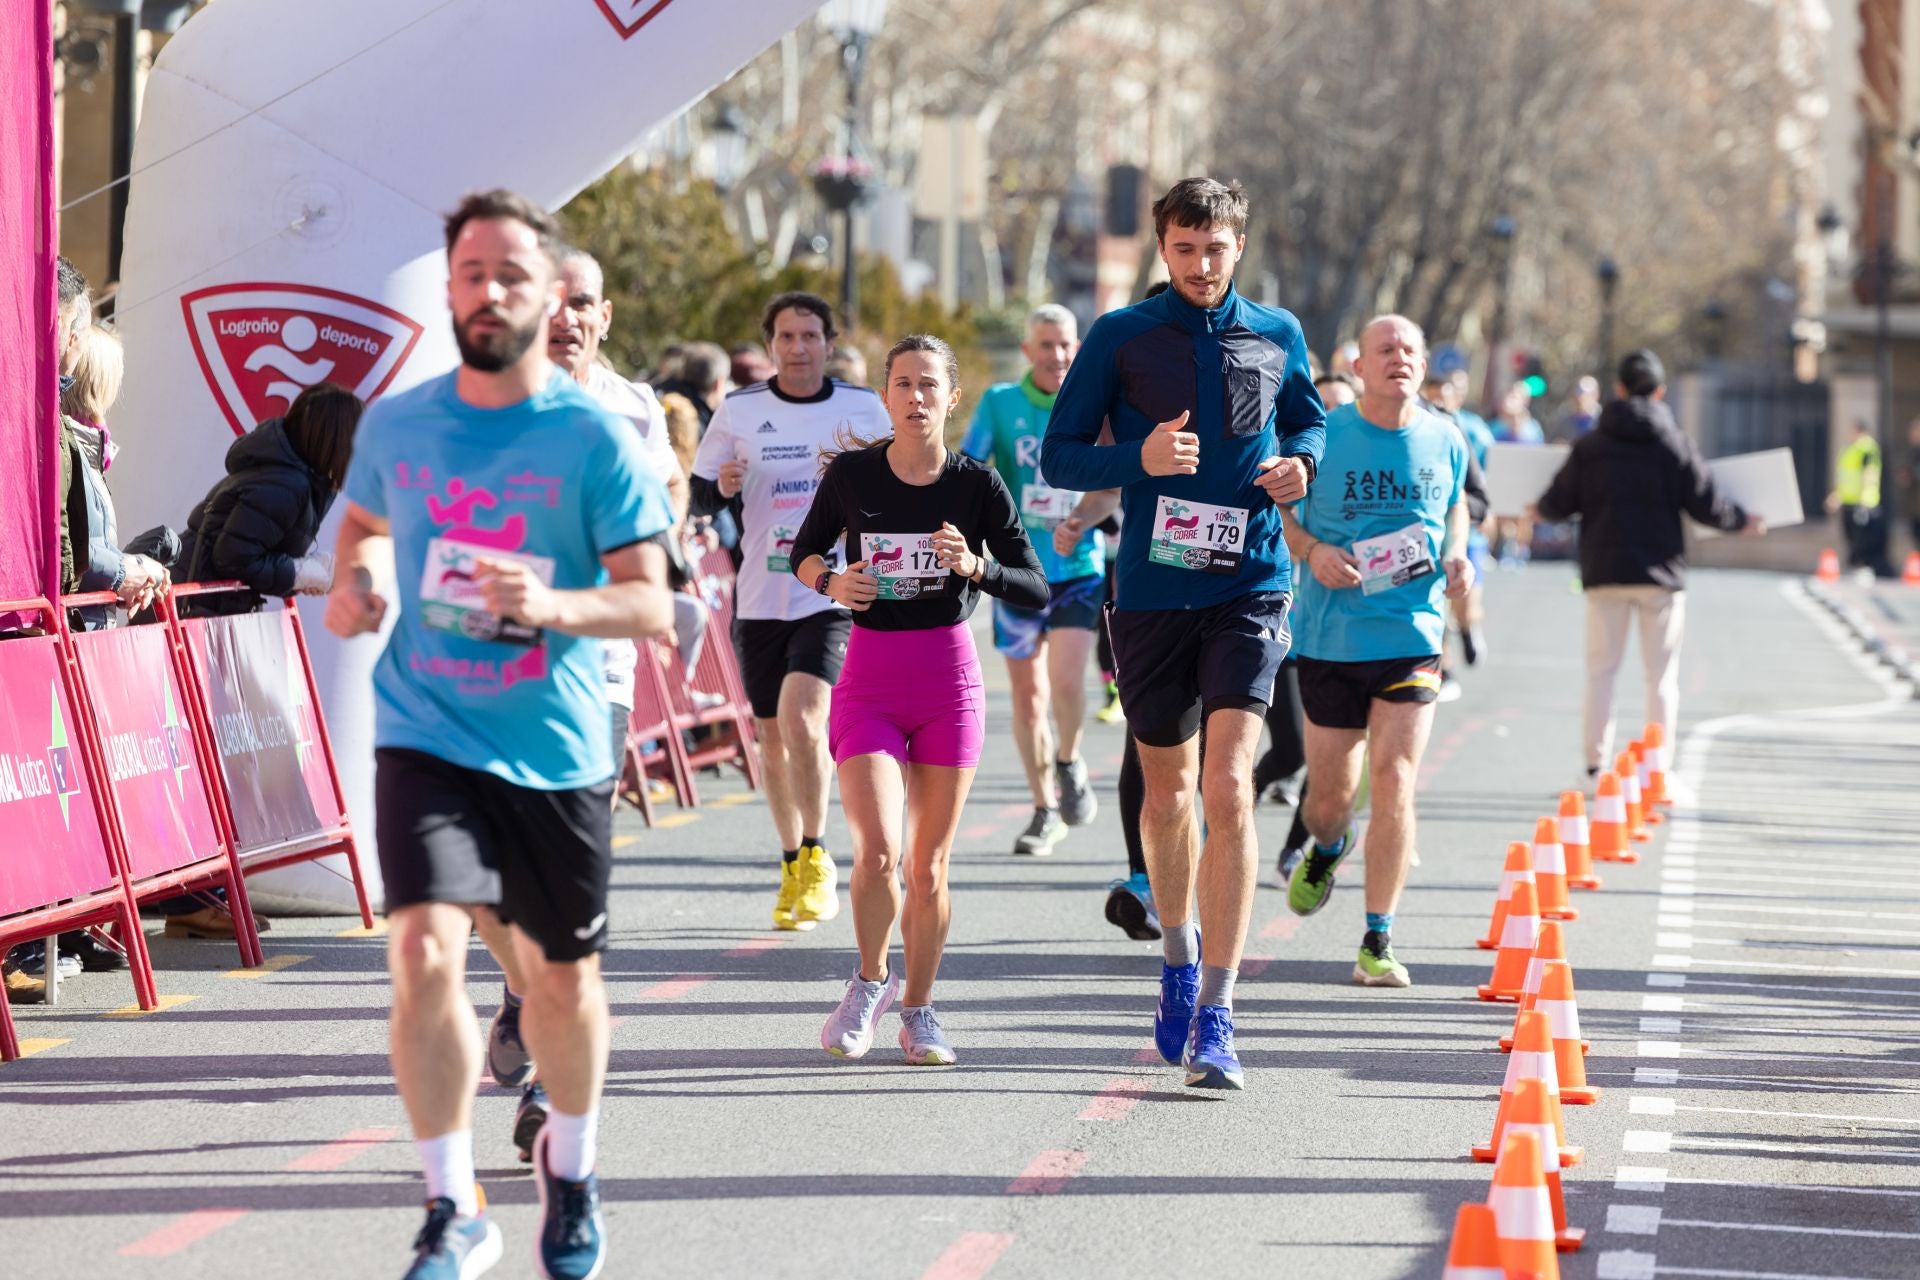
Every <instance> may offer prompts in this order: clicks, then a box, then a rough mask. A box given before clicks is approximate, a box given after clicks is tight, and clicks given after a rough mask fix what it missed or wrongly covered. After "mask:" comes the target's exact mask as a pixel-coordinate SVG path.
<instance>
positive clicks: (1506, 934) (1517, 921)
mask: <svg viewBox="0 0 1920 1280" xmlns="http://www.w3.org/2000/svg"><path fill="white" fill-rule="evenodd" d="M1535 903H1536V898H1535V896H1534V891H1533V877H1531V876H1529V877H1527V878H1526V879H1525V880H1520V881H1517V882H1515V884H1514V886H1513V898H1512V900H1511V901H1509V902H1508V903H1507V918H1506V921H1505V923H1503V924H1502V925H1501V926H1500V950H1498V951H1497V952H1495V953H1494V956H1493V975H1492V976H1491V977H1490V978H1488V979H1487V981H1486V982H1485V983H1484V984H1482V985H1481V987H1480V992H1479V994H1480V998H1481V999H1482V1000H1518V999H1519V998H1520V993H1521V991H1522V989H1523V988H1524V987H1525V985H1526V981H1527V961H1529V960H1531V959H1533V949H1534V948H1535V947H1536V946H1538V945H1539V943H1540V909H1539V907H1538V906H1536V905H1535Z"/></svg>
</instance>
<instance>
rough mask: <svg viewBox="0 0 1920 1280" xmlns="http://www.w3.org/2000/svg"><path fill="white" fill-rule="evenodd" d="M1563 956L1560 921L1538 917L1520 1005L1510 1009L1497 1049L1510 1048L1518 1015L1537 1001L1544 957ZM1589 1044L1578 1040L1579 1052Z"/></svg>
mask: <svg viewBox="0 0 1920 1280" xmlns="http://www.w3.org/2000/svg"><path fill="white" fill-rule="evenodd" d="M1566 958H1567V944H1566V941H1565V936H1564V935H1563V934H1562V933H1561V931H1560V922H1559V921H1558V920H1543V921H1541V922H1540V944H1539V945H1538V946H1536V947H1535V948H1534V949H1533V959H1531V960H1529V961H1527V981H1526V985H1525V986H1524V987H1522V988H1521V992H1520V1007H1519V1008H1518V1009H1515V1010H1514V1011H1513V1031H1512V1032H1510V1033H1508V1034H1507V1035H1504V1036H1501V1037H1500V1052H1502V1053H1512V1052H1513V1037H1514V1035H1515V1034H1517V1033H1518V1032H1519V1030H1520V1015H1521V1014H1523V1013H1532V1012H1533V1009H1534V1006H1535V1005H1536V1004H1538V1003H1539V1001H1540V980H1541V979H1542V978H1544V977H1545V976H1546V973H1547V961H1549V960H1565V959H1566ZM1590 1048H1592V1046H1591V1045H1590V1044H1588V1043H1587V1042H1586V1041H1584V1040H1582V1041H1581V1042H1580V1051H1581V1052H1582V1053H1585V1052H1586V1051H1587V1050H1588V1049H1590Z"/></svg>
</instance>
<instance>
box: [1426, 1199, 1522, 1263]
mask: <svg viewBox="0 0 1920 1280" xmlns="http://www.w3.org/2000/svg"><path fill="white" fill-rule="evenodd" d="M1506 1277H1507V1272H1506V1268H1504V1267H1502V1266H1501V1265H1500V1231H1499V1228H1498V1227H1497V1226H1496V1225H1495V1223H1494V1220H1493V1206H1492V1205H1487V1204H1463V1205H1461V1206H1460V1212H1458V1213H1456V1214H1454V1215H1453V1243H1452V1244H1451V1245H1449V1246H1448V1247H1447V1269H1446V1270H1445V1271H1442V1272H1441V1273H1440V1280H1506Z"/></svg>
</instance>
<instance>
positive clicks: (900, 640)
mask: <svg viewBox="0 0 1920 1280" xmlns="http://www.w3.org/2000/svg"><path fill="white" fill-rule="evenodd" d="M986 722H987V715H986V693H985V691H984V690H983V689H982V687H981V684H980V657H979V655H978V654H977V653H975V652H974V647H973V633H972V632H971V631H969V630H968V629H967V624H966V623H964V622H957V623H955V624H953V625H952V626H950V627H936V628H933V629H932V630H927V631H876V630H873V629H872V628H869V627H863V626H860V625H859V624H858V623H855V624H854V627H853V636H852V637H851V638H850V639H849V640H848V641H847V660H846V665H845V666H844V667H842V668H841V671H840V679H839V682H838V683H836V684H835V685H834V686H833V706H832V709H831V710H830V711H829V713H828V716H827V745H828V747H829V749H830V750H831V751H832V752H833V762H834V763H835V764H842V763H844V762H845V761H848V760H851V759H853V757H855V756H865V755H874V754H876V753H884V754H886V755H890V756H892V757H893V758H894V759H896V760H898V761H900V762H901V763H902V764H930V765H937V766H939V767H941V768H946V769H971V768H973V767H974V766H975V765H977V764H979V763H980V747H981V744H982V743H983V742H984V741H985V740H986Z"/></svg>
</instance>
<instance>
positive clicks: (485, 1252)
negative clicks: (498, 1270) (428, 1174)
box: [403, 1196, 500, 1280]
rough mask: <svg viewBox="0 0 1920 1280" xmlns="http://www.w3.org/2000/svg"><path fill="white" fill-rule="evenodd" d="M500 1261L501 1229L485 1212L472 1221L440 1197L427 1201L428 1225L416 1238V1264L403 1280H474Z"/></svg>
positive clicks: (410, 1268) (408, 1270)
mask: <svg viewBox="0 0 1920 1280" xmlns="http://www.w3.org/2000/svg"><path fill="white" fill-rule="evenodd" d="M498 1261H500V1228H499V1227H497V1226H495V1225H494V1223H493V1222H492V1220H491V1219H489V1218H488V1217H487V1215H486V1211H485V1210H482V1211H481V1213H480V1216H479V1217H476V1218H470V1217H468V1216H467V1215H466V1214H463V1213H460V1212H458V1211H457V1210H455V1209H454V1207H453V1201H452V1200H450V1199H448V1198H447V1197H446V1196H440V1197H438V1198H436V1199H433V1200H429V1201H428V1202H427V1222H426V1225H425V1226H423V1227H421V1228H420V1234H419V1235H417V1236H415V1237H414V1238H413V1265H412V1266H410V1267H408V1268H407V1274H406V1276H405V1277H404V1278H403V1280H473V1278H474V1277H475V1276H481V1275H485V1274H486V1273H487V1272H488V1271H491V1270H492V1269H493V1264H494V1263H496V1262H498Z"/></svg>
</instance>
